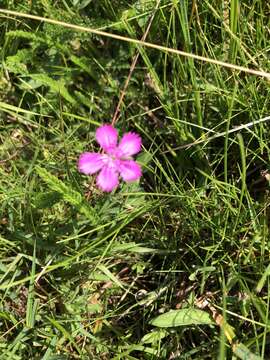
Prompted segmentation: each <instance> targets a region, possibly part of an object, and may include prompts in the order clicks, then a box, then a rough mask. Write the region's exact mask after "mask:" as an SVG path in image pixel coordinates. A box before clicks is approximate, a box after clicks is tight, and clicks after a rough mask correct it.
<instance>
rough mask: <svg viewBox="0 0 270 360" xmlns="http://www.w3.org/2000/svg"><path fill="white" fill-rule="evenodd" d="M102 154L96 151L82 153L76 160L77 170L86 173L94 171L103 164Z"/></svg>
mask: <svg viewBox="0 0 270 360" xmlns="http://www.w3.org/2000/svg"><path fill="white" fill-rule="evenodd" d="M103 156H104V155H101V154H97V153H90V152H85V153H82V154H81V156H80V157H79V161H78V169H79V171H80V172H82V173H83V174H86V175H89V174H94V173H96V172H97V171H99V170H100V169H101V168H102V166H104V163H103Z"/></svg>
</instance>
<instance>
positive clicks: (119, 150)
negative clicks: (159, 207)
mask: <svg viewBox="0 0 270 360" xmlns="http://www.w3.org/2000/svg"><path fill="white" fill-rule="evenodd" d="M117 138H118V133H117V130H116V129H115V128H114V127H113V126H112V125H103V126H101V127H99V128H98V129H97V131H96V140H97V142H98V143H99V145H100V146H101V148H102V149H103V150H104V153H102V154H99V153H92V152H85V153H82V154H81V156H80V158H79V161H78V169H79V171H80V172H82V173H83V174H86V175H89V174H91V175H92V174H95V173H97V172H98V171H100V173H99V175H98V177H97V185H98V187H99V188H100V189H101V190H103V191H106V192H110V191H112V190H114V189H115V188H116V187H117V186H118V184H119V175H120V176H121V178H122V179H123V180H124V181H126V182H131V181H135V180H138V179H139V178H140V177H141V175H142V171H141V167H140V165H139V164H138V163H136V162H135V161H134V160H132V157H131V156H132V155H135V154H137V153H138V152H139V151H140V150H141V143H142V141H141V138H140V136H139V135H137V134H135V133H133V132H128V133H126V134H124V136H123V137H122V139H121V140H120V142H119V144H117Z"/></svg>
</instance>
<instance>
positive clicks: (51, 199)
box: [34, 191, 62, 209]
mask: <svg viewBox="0 0 270 360" xmlns="http://www.w3.org/2000/svg"><path fill="white" fill-rule="evenodd" d="M61 199H62V195H61V194H59V193H58V192H56V191H48V192H43V193H39V194H37V196H36V198H35V200H34V204H35V206H36V207H37V208H38V209H46V208H51V207H53V206H54V205H55V204H57V203H58V202H59V201H60V200H61Z"/></svg>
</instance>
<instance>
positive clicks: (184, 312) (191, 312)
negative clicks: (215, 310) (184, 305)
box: [150, 308, 215, 328]
mask: <svg viewBox="0 0 270 360" xmlns="http://www.w3.org/2000/svg"><path fill="white" fill-rule="evenodd" d="M150 324H151V325H154V326H157V327H165V328H166V327H175V326H187V325H204V324H205V325H211V324H215V323H214V321H213V320H212V318H211V316H210V315H209V314H208V313H207V312H206V311H203V310H199V309H194V308H188V309H180V310H171V311H169V312H167V313H165V314H162V315H159V316H158V317H156V318H155V319H154V320H152V321H151V322H150Z"/></svg>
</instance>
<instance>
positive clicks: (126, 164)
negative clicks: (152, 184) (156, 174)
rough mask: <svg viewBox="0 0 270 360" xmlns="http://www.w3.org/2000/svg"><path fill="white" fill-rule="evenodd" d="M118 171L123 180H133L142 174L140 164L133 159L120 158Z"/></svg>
mask: <svg viewBox="0 0 270 360" xmlns="http://www.w3.org/2000/svg"><path fill="white" fill-rule="evenodd" d="M119 172H120V175H121V177H122V178H123V180H124V181H135V180H138V179H139V178H140V177H141V176H142V170H141V167H140V165H139V164H138V163H136V162H135V161H133V160H122V161H121V163H120V166H119Z"/></svg>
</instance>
